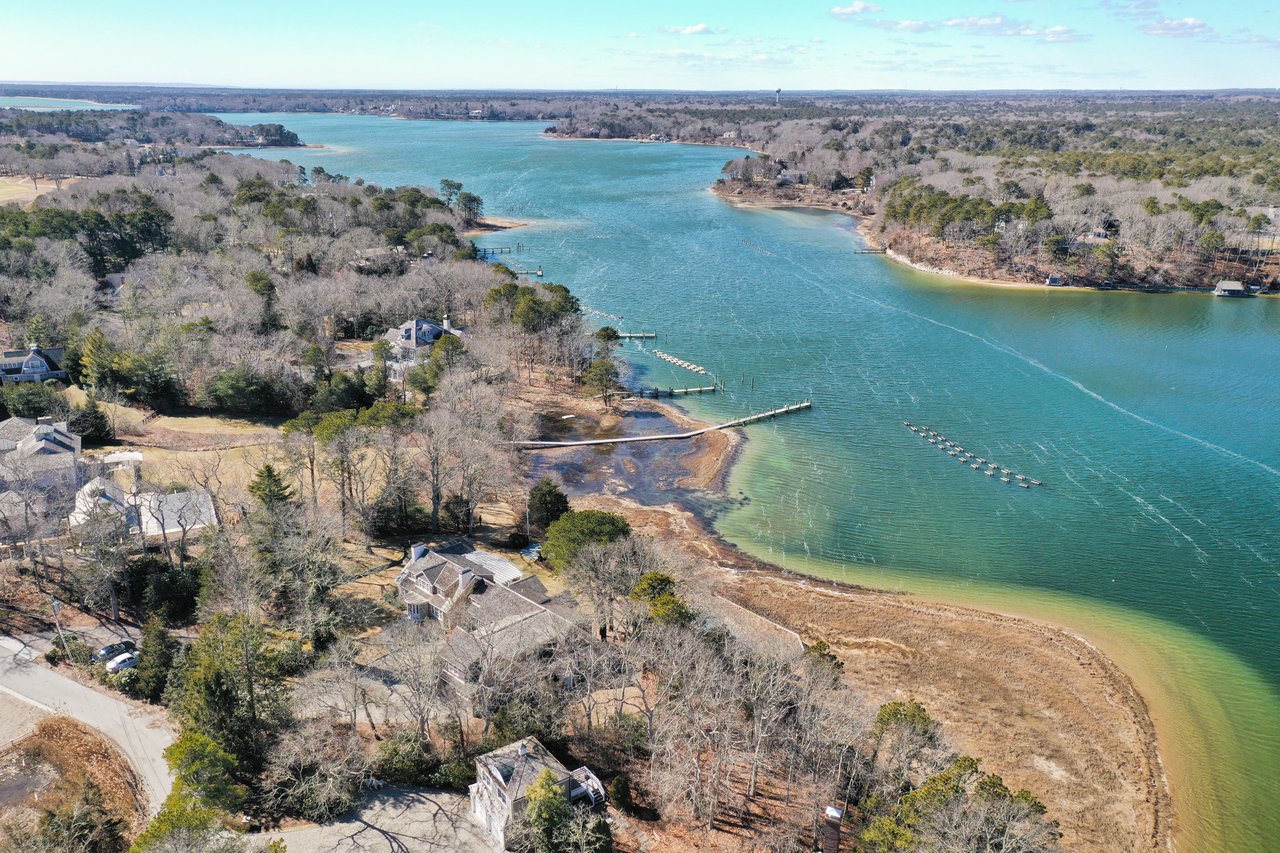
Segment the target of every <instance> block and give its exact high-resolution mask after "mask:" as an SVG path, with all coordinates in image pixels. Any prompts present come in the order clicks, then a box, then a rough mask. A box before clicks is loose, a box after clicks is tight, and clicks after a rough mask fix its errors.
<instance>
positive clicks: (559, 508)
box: [529, 477, 569, 530]
mask: <svg viewBox="0 0 1280 853" xmlns="http://www.w3.org/2000/svg"><path fill="white" fill-rule="evenodd" d="M568 511H569V498H568V497H567V496H566V495H565V493H564V492H563V491H561V490H560V486H559V485H558V484H557V483H556V481H555V480H552V479H551V478H550V477H543V478H542V479H541V480H539V481H538V482H537V483H536V484H535V485H534V487H533V488H532V489H530V490H529V524H531V525H532V526H533V527H535V528H537V529H538V530H546V529H547V528H548V527H550V526H551V524H552V523H553V522H555V521H557V520H559V518H560V516H562V515H564V514H565V513H566V512H568Z"/></svg>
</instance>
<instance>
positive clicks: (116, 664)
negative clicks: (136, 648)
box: [107, 652, 138, 675]
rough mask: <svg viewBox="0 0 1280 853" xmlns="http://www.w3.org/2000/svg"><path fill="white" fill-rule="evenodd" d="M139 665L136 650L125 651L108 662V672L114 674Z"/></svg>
mask: <svg viewBox="0 0 1280 853" xmlns="http://www.w3.org/2000/svg"><path fill="white" fill-rule="evenodd" d="M137 665H138V655H137V654H136V653H134V652H125V653H124V654H122V655H120V656H119V657H114V658H112V659H111V661H110V663H108V664H107V672H109V673H111V674H112V675H114V674H115V673H117V672H123V671H124V670H126V669H133V668H134V667H135V666H137Z"/></svg>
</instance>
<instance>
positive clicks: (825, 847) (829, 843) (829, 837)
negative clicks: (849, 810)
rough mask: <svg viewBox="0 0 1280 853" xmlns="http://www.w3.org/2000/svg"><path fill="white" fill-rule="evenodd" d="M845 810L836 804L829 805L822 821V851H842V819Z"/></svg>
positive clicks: (828, 852)
mask: <svg viewBox="0 0 1280 853" xmlns="http://www.w3.org/2000/svg"><path fill="white" fill-rule="evenodd" d="M843 817H844V812H843V811H841V810H840V809H838V808H836V807H835V806H827V814H826V817H825V818H824V819H823V821H822V853H840V819H841V818H843Z"/></svg>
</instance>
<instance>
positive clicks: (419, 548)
mask: <svg viewBox="0 0 1280 853" xmlns="http://www.w3.org/2000/svg"><path fill="white" fill-rule="evenodd" d="M425 556H427V546H426V545H425V544H424V543H422V542H415V543H414V544H412V545H410V546H409V560H410V561H413V560H420V559H422V558H423V557H425Z"/></svg>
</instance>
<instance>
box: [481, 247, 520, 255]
mask: <svg viewBox="0 0 1280 853" xmlns="http://www.w3.org/2000/svg"><path fill="white" fill-rule="evenodd" d="M514 252H515V249H513V248H512V247H510V246H477V247H476V254H477V255H479V256H480V257H487V256H489V255H510V254H512V253H514Z"/></svg>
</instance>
